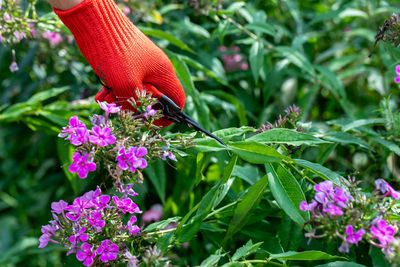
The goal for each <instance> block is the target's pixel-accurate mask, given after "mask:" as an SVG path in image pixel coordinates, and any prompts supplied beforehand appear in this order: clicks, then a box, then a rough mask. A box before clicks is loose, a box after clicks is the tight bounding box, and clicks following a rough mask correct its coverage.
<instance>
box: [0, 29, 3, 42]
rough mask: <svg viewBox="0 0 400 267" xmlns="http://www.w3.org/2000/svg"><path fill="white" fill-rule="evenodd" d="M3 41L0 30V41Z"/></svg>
mask: <svg viewBox="0 0 400 267" xmlns="http://www.w3.org/2000/svg"><path fill="white" fill-rule="evenodd" d="M2 42H3V35H1V32H0V43H2Z"/></svg>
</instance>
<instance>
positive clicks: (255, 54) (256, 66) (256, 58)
mask: <svg viewBox="0 0 400 267" xmlns="http://www.w3.org/2000/svg"><path fill="white" fill-rule="evenodd" d="M249 61H250V68H251V72H252V73H253V78H254V81H255V82H257V80H258V77H259V75H260V70H261V68H262V66H263V62H264V44H263V42H262V41H261V40H257V41H255V42H254V43H253V45H252V46H251V48H250V55H249Z"/></svg>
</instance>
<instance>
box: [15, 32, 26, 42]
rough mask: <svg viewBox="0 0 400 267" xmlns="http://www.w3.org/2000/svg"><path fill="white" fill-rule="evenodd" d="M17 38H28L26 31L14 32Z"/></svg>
mask: <svg viewBox="0 0 400 267" xmlns="http://www.w3.org/2000/svg"><path fill="white" fill-rule="evenodd" d="M14 36H15V38H17V41H18V42H19V41H21V40H22V39H24V38H26V33H24V32H14Z"/></svg>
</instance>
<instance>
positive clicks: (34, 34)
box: [28, 22, 39, 37]
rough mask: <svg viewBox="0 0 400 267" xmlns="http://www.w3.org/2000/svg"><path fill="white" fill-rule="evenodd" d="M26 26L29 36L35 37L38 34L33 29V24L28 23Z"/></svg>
mask: <svg viewBox="0 0 400 267" xmlns="http://www.w3.org/2000/svg"><path fill="white" fill-rule="evenodd" d="M28 26H29V32H30V34H31V36H32V37H37V36H38V35H39V34H38V32H37V31H36V29H35V23H32V22H30V23H28Z"/></svg>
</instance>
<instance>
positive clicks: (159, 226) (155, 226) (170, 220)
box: [143, 217, 181, 232]
mask: <svg viewBox="0 0 400 267" xmlns="http://www.w3.org/2000/svg"><path fill="white" fill-rule="evenodd" d="M180 218H181V217H172V218H168V219H166V220H163V221H159V222H155V223H152V224H150V225H148V226H147V227H146V228H145V229H144V230H143V231H146V232H151V231H154V230H156V231H158V230H161V229H164V228H165V227H167V226H168V225H169V224H171V223H173V222H177V221H179V219H180Z"/></svg>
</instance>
